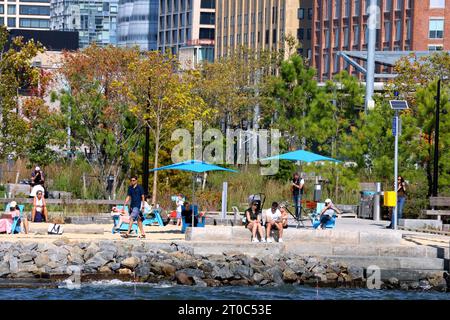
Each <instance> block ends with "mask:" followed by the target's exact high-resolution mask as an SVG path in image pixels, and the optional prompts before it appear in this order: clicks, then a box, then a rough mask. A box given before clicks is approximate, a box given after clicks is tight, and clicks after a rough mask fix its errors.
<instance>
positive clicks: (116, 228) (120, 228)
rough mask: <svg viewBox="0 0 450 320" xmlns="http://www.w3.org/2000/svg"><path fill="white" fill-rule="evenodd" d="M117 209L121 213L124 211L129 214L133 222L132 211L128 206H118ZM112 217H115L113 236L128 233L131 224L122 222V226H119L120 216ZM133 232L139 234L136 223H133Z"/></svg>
mask: <svg viewBox="0 0 450 320" xmlns="http://www.w3.org/2000/svg"><path fill="white" fill-rule="evenodd" d="M116 208H117V210H119V211H122V210H124V211H125V213H126V214H128V216H129V218H130V221H131V217H130V211H129V209H128V206H125V207H124V206H116ZM112 217H113V222H114V226H113V228H112V233H113V234H114V233H116V232H127V231H128V227H129V223H127V222H122V223H121V224H120V226H119V225H118V224H119V221H120V215H114V216H112ZM131 231H134V232H136V234H139V231H138V226H137V223H136V222H135V223H133V225H132V226H131Z"/></svg>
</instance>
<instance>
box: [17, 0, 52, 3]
mask: <svg viewBox="0 0 450 320" xmlns="http://www.w3.org/2000/svg"><path fill="white" fill-rule="evenodd" d="M12 2H15V1H12ZM19 2H41V3H50V0H19Z"/></svg>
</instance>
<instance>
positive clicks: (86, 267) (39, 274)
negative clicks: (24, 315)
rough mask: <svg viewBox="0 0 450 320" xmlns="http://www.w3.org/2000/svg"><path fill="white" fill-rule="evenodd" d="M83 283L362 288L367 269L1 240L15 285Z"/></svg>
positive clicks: (446, 283)
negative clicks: (78, 281) (95, 281)
mask: <svg viewBox="0 0 450 320" xmlns="http://www.w3.org/2000/svg"><path fill="white" fill-rule="evenodd" d="M76 276H78V277H79V280H80V281H81V282H84V281H92V280H103V279H120V280H127V281H139V282H148V283H164V282H169V283H171V284H179V285H193V286H200V287H207V286H208V287H215V286H250V285H257V286H276V285H282V284H298V285H312V286H319V287H334V288H345V287H347V288H348V287H351V288H366V287H367V284H366V282H367V279H366V277H367V275H366V270H364V269H363V268H361V267H356V266H350V265H346V264H344V263H340V262H339V261H336V260H331V259H323V258H320V257H313V256H299V255H296V254H290V253H284V254H275V255H273V254H272V255H265V256H261V257H251V256H248V255H244V254H242V253H239V252H237V251H234V252H224V253H223V254H222V255H195V254H193V252H192V250H190V249H189V247H188V246H181V245H177V244H175V243H172V244H168V243H164V244H162V243H158V244H155V243H151V242H140V241H134V240H129V241H112V240H102V241H86V242H82V241H69V240H68V239H64V238H63V239H58V240H56V241H54V242H53V243H49V242H41V243H38V242H28V243H22V242H2V243H0V279H1V281H4V282H8V281H9V283H10V284H11V286H14V281H15V280H18V279H21V280H23V281H25V282H26V281H27V279H28V280H29V281H30V283H32V282H33V281H39V280H43V281H44V280H47V281H54V282H58V281H62V280H65V279H67V278H69V277H71V279H72V280H74V281H76ZM378 285H379V287H380V288H381V289H400V290H420V291H423V290H437V291H441V292H445V291H448V292H450V279H449V278H448V275H446V274H445V273H430V274H429V275H427V276H426V277H424V278H421V279H416V280H415V281H408V282H406V281H399V280H398V279H396V278H389V279H387V280H385V281H381V282H379V283H378Z"/></svg>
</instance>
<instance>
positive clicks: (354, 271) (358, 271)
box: [348, 266, 364, 280]
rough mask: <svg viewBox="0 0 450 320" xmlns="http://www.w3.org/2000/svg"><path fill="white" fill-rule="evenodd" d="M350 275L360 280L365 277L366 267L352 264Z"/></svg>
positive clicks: (349, 270) (349, 269)
mask: <svg viewBox="0 0 450 320" xmlns="http://www.w3.org/2000/svg"><path fill="white" fill-rule="evenodd" d="M348 275H349V276H350V277H352V279H353V280H359V279H363V278H364V269H363V268H361V267H356V266H350V267H349V268H348Z"/></svg>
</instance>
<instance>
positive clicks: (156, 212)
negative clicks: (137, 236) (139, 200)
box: [142, 208, 164, 227]
mask: <svg viewBox="0 0 450 320" xmlns="http://www.w3.org/2000/svg"><path fill="white" fill-rule="evenodd" d="M161 212H162V209H161V208H155V209H153V210H152V212H144V221H142V224H143V225H144V226H151V225H152V224H154V223H158V225H159V226H160V227H164V222H163V220H162V218H161Z"/></svg>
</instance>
